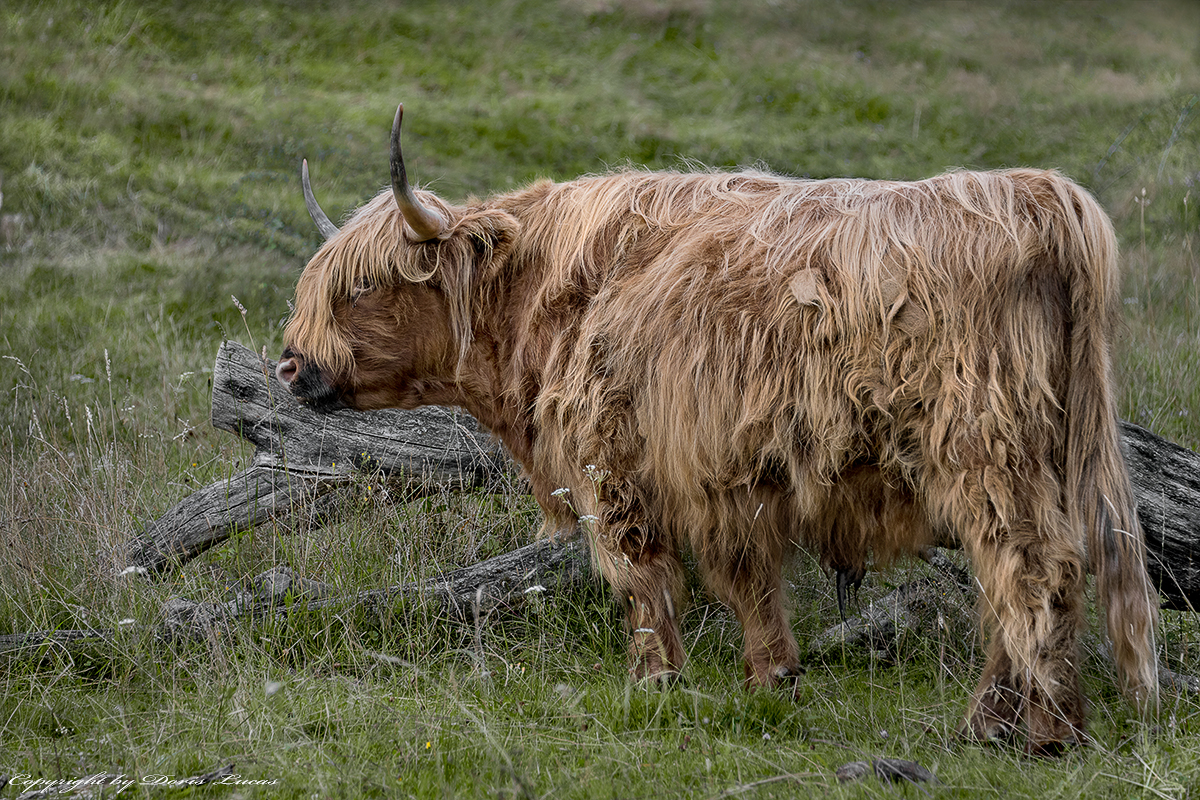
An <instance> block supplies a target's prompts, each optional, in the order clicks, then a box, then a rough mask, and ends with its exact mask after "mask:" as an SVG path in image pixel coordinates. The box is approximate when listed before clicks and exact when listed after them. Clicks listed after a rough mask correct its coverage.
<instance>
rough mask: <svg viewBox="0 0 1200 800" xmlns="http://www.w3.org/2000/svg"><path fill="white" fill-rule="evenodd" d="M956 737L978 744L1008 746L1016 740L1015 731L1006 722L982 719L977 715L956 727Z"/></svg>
mask: <svg viewBox="0 0 1200 800" xmlns="http://www.w3.org/2000/svg"><path fill="white" fill-rule="evenodd" d="M958 735H959V736H961V737H962V738H964V739H966V740H968V741H972V742H979V743H980V744H1008V743H1010V742H1011V741H1012V740H1013V739H1015V738H1016V735H1017V729H1016V727H1015V726H1014V725H1013V724H1012V723H1010V722H1007V721H1006V720H1002V719H997V718H995V717H987V718H982V717H980V716H979V715H977V716H976V717H974V718H972V719H965V720H963V721H962V724H961V725H959V726H958Z"/></svg>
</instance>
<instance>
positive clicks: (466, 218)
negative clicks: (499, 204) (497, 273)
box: [455, 208, 521, 274]
mask: <svg viewBox="0 0 1200 800" xmlns="http://www.w3.org/2000/svg"><path fill="white" fill-rule="evenodd" d="M520 230H521V223H519V222H517V219H516V217H514V216H513V215H512V214H509V213H508V212H507V211H501V210H499V209H494V208H490V209H483V210H480V211H475V212H470V213H467V214H465V215H463V217H462V218H461V219H460V220H459V221H458V224H457V225H456V226H455V234H456V235H463V236H465V237H467V240H468V241H469V242H470V244H471V247H472V248H473V249H474V251H475V263H476V265H477V269H478V271H479V272H480V273H482V274H486V273H488V272H490V271H492V270H495V269H498V268H499V267H501V266H503V265H504V264H505V263H507V262H508V256H509V254H510V253H512V250H513V245H514V244H515V243H516V241H517V235H518V233H519V232H520Z"/></svg>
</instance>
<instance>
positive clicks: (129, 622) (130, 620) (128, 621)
mask: <svg viewBox="0 0 1200 800" xmlns="http://www.w3.org/2000/svg"><path fill="white" fill-rule="evenodd" d="M135 622H137V620H135V619H133V618H132V617H126V618H125V619H123V620H121V621H120V622H118V623H117V625H118V627H120V626H124V625H132V624H133V623H135Z"/></svg>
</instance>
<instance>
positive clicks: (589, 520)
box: [579, 514, 600, 525]
mask: <svg viewBox="0 0 1200 800" xmlns="http://www.w3.org/2000/svg"><path fill="white" fill-rule="evenodd" d="M579 521H580V522H582V523H583V524H584V525H595V524H596V523H597V522H599V521H600V518H599V517H597V516H596V515H595V514H584V515H583V516H582V517H580V518H579Z"/></svg>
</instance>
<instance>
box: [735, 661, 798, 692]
mask: <svg viewBox="0 0 1200 800" xmlns="http://www.w3.org/2000/svg"><path fill="white" fill-rule="evenodd" d="M746 672H747V675H746V688H747V689H748V690H750V691H752V692H753V691H755V690H757V689H774V688H776V687H779V686H782V687H785V688H794V687H795V684H796V679H797V678H799V677H800V676H801V675H803V674H804V669H803V667H800V666H799V665H796V666H787V665H784V664H778V665H776V666H774V667H769V668H768V669H766V670H764V671H762V672H758V671H751V670H749V669H747V670H746Z"/></svg>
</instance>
